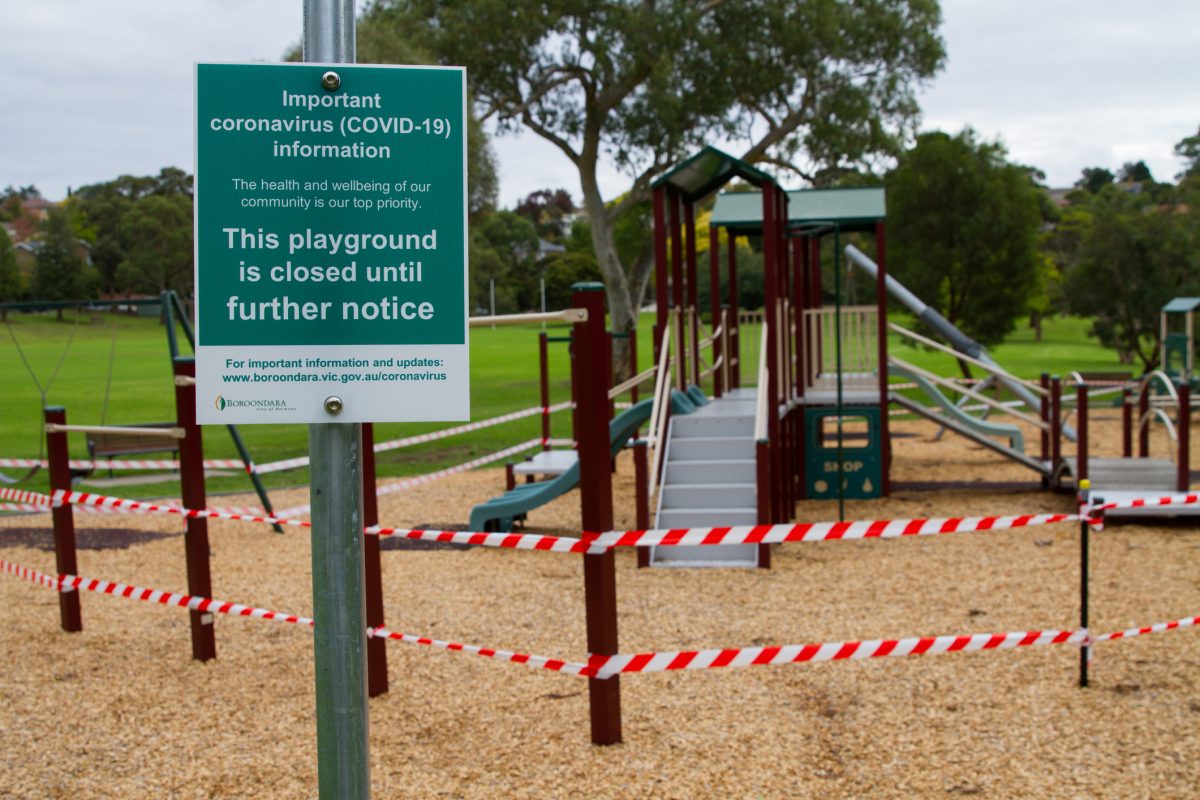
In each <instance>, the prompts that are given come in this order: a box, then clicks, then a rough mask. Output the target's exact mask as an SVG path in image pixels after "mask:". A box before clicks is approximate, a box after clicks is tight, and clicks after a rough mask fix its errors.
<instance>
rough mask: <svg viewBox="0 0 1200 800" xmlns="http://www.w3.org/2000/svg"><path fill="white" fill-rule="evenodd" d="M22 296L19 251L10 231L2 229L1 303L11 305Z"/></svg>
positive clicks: (0, 234)
mask: <svg viewBox="0 0 1200 800" xmlns="http://www.w3.org/2000/svg"><path fill="white" fill-rule="evenodd" d="M20 296H21V273H20V271H19V270H18V269H17V251H16V250H15V249H14V248H13V243H12V239H10V238H9V237H8V231H6V230H4V228H3V227H0V303H11V302H12V301H13V300H16V299H17V298H18V297H20Z"/></svg>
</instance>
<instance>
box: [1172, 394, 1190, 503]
mask: <svg viewBox="0 0 1200 800" xmlns="http://www.w3.org/2000/svg"><path fill="white" fill-rule="evenodd" d="M1191 427H1192V387H1191V386H1189V385H1188V384H1186V383H1181V384H1180V385H1179V474H1178V475H1177V476H1176V478H1175V489H1176V490H1177V491H1180V492H1186V491H1187V490H1188V487H1189V486H1191V483H1192V465H1191V455H1192V453H1191V439H1192V435H1191Z"/></svg>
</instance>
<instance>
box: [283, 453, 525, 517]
mask: <svg viewBox="0 0 1200 800" xmlns="http://www.w3.org/2000/svg"><path fill="white" fill-rule="evenodd" d="M542 442H543V440H542V439H530V440H528V441H525V442H521V443H520V444H517V445H513V446H512V447H508V448H505V449H504V450H501V451H499V452H497V453H491V454H490V455H486V456H481V457H480V458H476V459H472V460H471V461H466V462H464V463H462V464H457V465H455V466H453V467H447V468H445V469H440V470H438V471H437V472H430V473H427V474H425V475H418V476H416V477H415V478H405V479H403V480H398V481H393V482H391V483H385V484H383V485H382V486H379V487H377V488H376V489H375V496H376V497H380V496H382V495H387V494H393V493H395V492H402V491H404V490H405V489H411V488H413V487H414V486H421V485H422V484H426V483H430V482H432V481H436V480H440V479H441V478H446V477H449V476H451V475H458V474H459V473H462V472H468V471H470V470H473V469H475V468H476V467H481V466H483V465H484V464H491V463H493V462H496V461H503V460H504V459H506V458H508V457H509V456H513V455H516V454H517V453H521V452H524V451H525V450H528V449H530V448H532V447H537V446H540V445H541V444H542ZM310 511H312V505H311V504H309V503H305V504H304V505H300V506H293V507H292V508H285V509H283V510H282V511H276V512H275V515H276V516H278V517H297V516H300V515H301V514H307V513H309V512H310Z"/></svg>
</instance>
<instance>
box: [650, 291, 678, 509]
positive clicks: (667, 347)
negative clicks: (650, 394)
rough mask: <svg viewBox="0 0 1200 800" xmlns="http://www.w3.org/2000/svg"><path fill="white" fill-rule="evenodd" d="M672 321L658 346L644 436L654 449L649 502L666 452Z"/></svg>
mask: <svg viewBox="0 0 1200 800" xmlns="http://www.w3.org/2000/svg"><path fill="white" fill-rule="evenodd" d="M672 316H673V314H672ZM673 321H674V320H672V319H668V324H667V325H665V326H663V338H662V344H660V345H659V351H658V367H657V372H658V375H657V376H656V378H655V380H654V403H653V404H652V405H651V407H650V430H649V432H648V433H647V434H646V441H647V442H648V445H649V446H650V447H652V448H654V459H653V461H652V462H651V464H650V476H649V486H648V487H647V494H646V496H647V497H649V498H650V500H651V502H653V500H654V489H655V488H656V487H657V486H658V473H659V470H661V469H662V459H663V451H664V450H666V447H664V440H665V439H666V435H665V431H664V430H663V429H664V428H665V427H666V423H667V410H668V409H669V408H670V407H671V390H672V389H673V388H674V386H673V384H674V382H673V381H672V380H671V365H672V361H673V359H672V358H671V357H670V353H671V327H672V325H671V324H670V323H671V322H673Z"/></svg>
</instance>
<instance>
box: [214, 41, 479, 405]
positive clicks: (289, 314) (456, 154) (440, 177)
mask: <svg viewBox="0 0 1200 800" xmlns="http://www.w3.org/2000/svg"><path fill="white" fill-rule="evenodd" d="M465 92H466V76H465V73H464V72H463V70H461V69H457V68H438V67H390V66H355V65H346V64H327V65H320V64H197V65H196V206H195V207H196V220H195V226H196V227H195V237H196V318H197V343H196V344H197V348H196V362H197V375H196V377H197V407H198V417H199V421H200V422H202V423H208V424H224V423H304V422H334V421H337V422H367V421H375V422H387V421H395V422H400V421H435V420H458V419H467V418H469V416H470V391H469V385H468V381H469V374H468V373H469V358H468V347H467V299H466V298H467V293H466V280H467V273H466V258H467V248H466V197H467V192H466V130H465V125H466V105H465V102H466V101H465V97H466V93H465ZM331 397H337V398H338V399H339V400H340V409H339V405H338V404H333V405H331V404H329V403H327V402H326V401H327V400H328V399H329V398H331Z"/></svg>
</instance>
